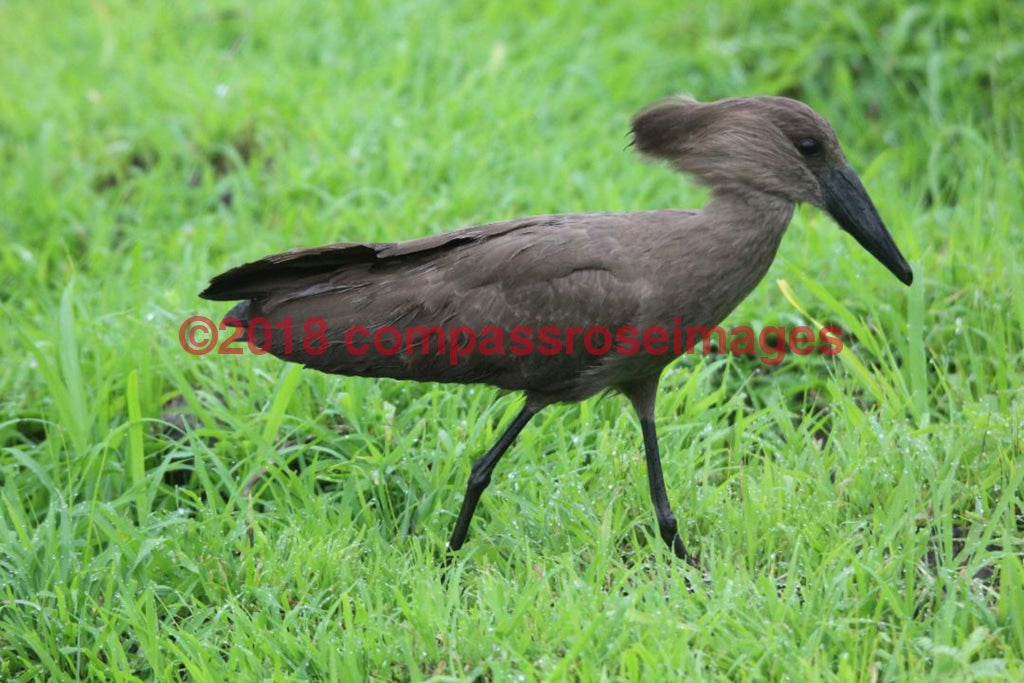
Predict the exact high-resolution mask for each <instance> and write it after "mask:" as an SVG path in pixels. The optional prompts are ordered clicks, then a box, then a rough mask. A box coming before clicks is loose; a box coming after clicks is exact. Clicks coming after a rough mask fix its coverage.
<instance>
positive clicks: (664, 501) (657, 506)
mask: <svg viewBox="0 0 1024 683" xmlns="http://www.w3.org/2000/svg"><path fill="white" fill-rule="evenodd" d="M622 390H623V393H625V394H626V396H628V397H629V400H630V401H632V402H633V408H634V409H635V410H636V414H637V417H639V418H640V430H641V431H642V432H643V435H644V458H645V459H646V460H647V483H648V484H649V485H650V488H651V501H652V502H653V503H654V514H655V515H656V516H657V517H658V531H660V532H661V538H662V539H663V540H664V541H665V543H667V544H668V547H669V548H671V549H672V552H674V553H675V554H676V557H678V558H679V559H680V560H683V561H685V562H686V563H687V564H690V565H692V566H694V567H699V566H700V565H699V564H698V563H697V558H695V557H694V556H693V555H691V554H690V553H689V552H687V550H686V546H685V545H683V539H682V538H681V537H680V536H679V527H678V524H677V523H676V516H675V514H674V513H673V512H672V506H671V505H670V504H669V502H668V493H667V492H666V491H665V478H664V476H663V475H662V473H661V455H660V454H659V452H658V433H657V431H656V430H655V428H654V399H655V396H656V395H657V393H658V378H657V377H655V378H653V379H648V380H644V381H639V382H636V383H635V384H632V385H629V386H625V387H622Z"/></svg>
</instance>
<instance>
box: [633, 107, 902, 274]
mask: <svg viewBox="0 0 1024 683" xmlns="http://www.w3.org/2000/svg"><path fill="white" fill-rule="evenodd" d="M632 129H633V144H634V145H635V146H636V148H637V149H638V150H639V151H640V152H641V153H642V154H645V155H647V156H651V157H654V158H657V159H663V160H665V161H668V162H669V163H671V164H672V165H673V166H674V167H675V168H677V169H678V170H679V171H682V172H683V173H687V174H689V175H692V176H694V177H695V178H696V179H697V180H698V181H699V182H700V183H702V184H703V185H706V186H707V187H709V188H710V189H711V191H712V193H714V194H730V193H733V194H739V195H743V194H750V193H758V194H766V195H771V196H774V197H778V198H781V199H783V200H785V201H789V202H793V203H808V204H813V205H814V206H817V207H818V208H820V209H822V210H824V211H827V212H828V213H829V215H831V216H832V218H834V219H835V221H836V222H837V223H838V224H839V226H840V227H841V228H842V229H843V230H845V231H847V232H848V233H850V234H851V235H853V237H854V238H855V239H856V240H857V241H858V242H859V243H860V244H861V246H863V247H864V248H865V249H867V250H868V252H870V253H871V254H872V255H873V256H874V257H875V258H876V259H878V260H879V261H880V262H881V263H882V264H883V265H884V266H885V267H886V268H888V269H889V270H890V271H891V272H892V273H893V274H894V275H895V276H896V277H897V278H899V279H900V281H901V282H903V283H904V284H908V285H909V284H910V283H911V282H912V281H913V273H912V271H911V269H910V265H909V264H908V263H907V261H906V259H904V258H903V255H902V254H901V253H900V251H899V248H897V246H896V244H895V242H893V239H892V237H891V236H890V234H889V231H888V230H887V229H886V227H885V224H884V223H883V222H882V219H881V217H880V216H879V215H878V211H877V210H876V209H875V205H874V203H873V202H872V201H871V198H870V197H869V196H868V193H867V191H866V190H865V189H864V185H863V184H862V183H861V181H860V178H858V177H857V174H856V173H855V172H854V171H853V169H852V168H851V167H850V164H849V162H848V161H847V160H846V157H845V156H844V155H843V150H842V149H841V148H840V146H839V141H838V140H837V139H836V134H835V132H834V131H833V130H832V126H830V125H829V124H828V122H827V121H826V120H825V119H824V118H822V117H821V116H820V115H818V114H817V112H815V111H814V110H813V109H811V108H810V107H808V106H807V105H806V104H803V103H802V102H798V101H796V100H792V99H788V98H785V97H744V98H735V99H727V100H719V101H717V102H696V101H694V100H691V99H687V98H671V99H667V100H663V101H661V102H658V103H655V104H653V105H651V106H650V107H648V108H647V109H645V110H643V111H642V112H640V113H639V114H637V115H636V116H635V117H633V127H632Z"/></svg>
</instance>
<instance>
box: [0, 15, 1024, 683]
mask: <svg viewBox="0 0 1024 683" xmlns="http://www.w3.org/2000/svg"><path fill="white" fill-rule="evenodd" d="M903 4H904V7H903V8H902V9H884V8H882V5H881V4H879V3H874V2H868V1H867V0H857V1H854V2H844V3H835V2H825V1H824V0H794V2H792V3H789V5H788V7H786V8H785V9H779V7H778V3H775V2H769V1H768V0H759V1H755V2H753V3H750V2H738V1H737V2H733V1H729V2H708V3H693V4H688V5H686V6H684V5H683V4H672V3H665V2H662V1H660V0H659V1H653V0H652V1H649V2H647V1H644V2H636V1H634V2H628V3H626V2H623V3H605V4H604V6H598V5H591V4H589V3H582V2H580V3H571V2H569V3H563V2H533V3H523V5H522V6H516V5H515V4H514V3H469V2H443V1H441V0H424V1H423V2H405V1H403V2H385V3H370V2H361V1H353V2H345V3H337V4H331V5H328V4H327V3H315V2H283V1H278V2H262V3H242V2H209V3H183V2H180V3H136V2H119V1H114V2H110V1H104V0H97V1H95V2H91V3H88V4H86V3H58V2H52V1H51V2H45V1H44V2H29V1H28V0H23V1H19V0H12V1H10V2H4V3H2V4H0V27H2V28H0V40H2V43H3V49H2V50H0V82H2V83H3V84H4V93H3V96H2V97H0V160H2V161H0V163H2V167H0V234H2V235H3V240H2V243H0V283H2V284H0V311H2V314H3V318H4V320H5V322H6V333H5V335H6V336H5V340H6V343H5V344H4V347H3V354H4V362H3V363H2V364H0V449H2V450H0V679H2V680H25V681H28V680H60V679H76V678H78V679H91V680H111V681H121V680H160V681H165V680H197V681H222V680H256V679H261V680H308V679H335V680H345V681H356V680H362V679H373V680H386V681H391V680H396V681H405V680H420V679H434V680H456V679H476V680H484V681H491V680H493V681H505V680H510V679H516V680H580V681H589V680H601V679H604V680H633V679H641V678H642V679H645V680H672V679H681V678H685V679H686V680H697V679H711V680H759V679H783V678H789V679H791V680H843V681H847V680H849V681H874V680H889V681H891V680H900V679H915V680H922V679H934V680H998V679H1005V680H1022V679H1024V565H1022V560H1021V558H1022V554H1024V493H1022V487H1024V485H1022V480H1024V458H1022V449H1021V443H1022V432H1024V390H1022V385H1024V351H1022V349H1024V331H1022V330H1024V295H1022V293H1024V246H1022V245H1024V239H1022V232H1024V231H1022V227H1021V216H1022V215H1024V199H1022V197H1024V186H1022V185H1024V182H1022V180H1024V162H1022V159H1021V149H1022V148H1024V144H1022V129H1021V128H1022V124H1021V122H1022V112H1024V38H1021V36H1022V35H1024V5H1022V4H1021V3H1019V2H1016V1H1014V0H989V1H979V2H975V1H971V0H937V1H936V2H923V1H922V2H911V3H903ZM666 7H672V9H666ZM679 92H687V93H690V94H692V95H694V96H696V97H697V98H699V99H705V100H707V99H716V98H719V97H726V96H733V95H739V94H786V95H790V96H795V97H799V98H801V99H803V100H805V101H807V102H808V103H810V104H811V105H812V106H814V107H815V108H817V109H818V110H819V111H821V112H822V113H823V114H824V115H825V116H827V117H828V118H829V119H830V120H831V121H832V123H833V124H834V125H835V127H836V129H837V131H838V133H839V136H840V139H841V140H842V141H843V144H844V146H845V148H846V151H847V154H848V156H849V157H850V160H851V162H852V163H853V165H854V167H855V168H856V169H857V170H858V171H859V172H860V173H861V176H862V178H863V180H864V183H865V185H866V186H867V187H868V190H869V191H870V192H871V193H872V196H873V197H874V199H875V202H876V204H877V205H878V207H879V211H880V212H881V214H882V216H883V217H884V218H885V219H886V222H887V224H888V225H889V227H890V229H891V231H892V232H893V234H894V236H895V238H896V241H897V242H898V243H899V245H900V246H901V248H902V250H903V252H904V253H905V254H906V255H907V257H908V258H909V260H910V261H911V263H912V265H913V267H914V269H915V275H916V276H917V277H916V281H915V283H914V286H913V287H911V288H906V287H903V286H902V285H900V284H899V283H898V282H897V281H896V280H895V278H893V277H892V276H891V275H890V274H889V273H887V272H886V271H885V270H884V269H883V268H882V266H880V265H879V264H878V263H876V262H875V261H874V260H873V259H872V258H871V257H870V256H869V255H867V254H866V253H865V252H864V251H863V250H861V249H860V247H858V246H857V245H856V244H855V243H854V241H853V240H852V239H850V238H849V237H848V236H846V235H844V234H843V233H841V232H840V231H839V230H838V228H837V227H836V226H835V224H834V223H832V222H831V220H830V219H829V218H828V217H826V216H824V215H822V214H820V213H819V212H817V211H815V210H814V209H811V208H803V209H800V210H799V211H798V213H797V217H796V219H795V221H794V223H793V225H792V226H791V227H790V231H789V232H790V234H789V236H788V237H787V238H786V239H785V240H784V242H783V245H782V249H781V252H780V255H779V258H778V260H777V261H776V263H775V265H774V266H773V268H772V270H771V271H770V273H769V275H768V277H767V278H766V279H765V281H764V282H763V283H762V284H761V285H760V286H759V287H758V289H757V290H756V291H755V293H754V294H753V295H752V296H751V297H750V298H749V299H748V300H747V301H746V302H744V304H742V305H741V307H740V308H739V309H738V310H737V311H736V312H735V313H733V315H732V316H730V318H729V319H728V321H727V322H726V324H727V325H741V324H746V325H752V326H755V327H759V326H764V325H790V326H791V325H796V324H800V323H803V322H808V321H810V320H817V321H821V322H831V323H833V324H836V325H838V326H840V327H841V328H842V329H843V330H845V331H846V334H847V335H848V336H847V337H846V339H847V341H848V345H847V347H846V348H845V349H844V351H843V352H842V353H841V354H839V356H838V357H837V358H832V359H830V358H825V357H820V356H807V357H796V356H791V357H788V358H786V359H785V361H784V362H783V363H781V364H780V365H778V366H775V367H771V366H768V365H765V364H762V363H760V362H759V361H758V360H757V359H756V358H743V357H728V356H724V355H723V356H698V357H686V358H683V359H681V360H680V361H678V362H676V363H675V364H673V365H672V366H671V367H670V368H669V370H668V371H667V373H666V375H665V377H664V379H663V383H662V393H661V397H660V403H659V406H658V424H659V429H660V433H661V437H662V438H661V442H662V450H663V453H664V460H665V471H666V479H667V483H668V490H669V494H670V497H671V499H672V501H673V503H674V505H675V507H676V511H677V513H678V514H679V516H680V520H681V524H682V531H683V535H684V538H685V539H686V540H687V542H688V543H689V544H690V545H691V546H694V547H695V548H697V549H699V551H700V554H701V556H702V559H703V561H704V563H705V564H706V571H705V572H704V574H703V575H701V573H699V572H696V571H694V570H692V569H690V568H688V567H686V566H684V565H682V564H681V563H679V562H677V561H675V560H674V559H673V557H672V556H671V553H670V552H669V551H668V550H667V548H665V547H664V545H663V544H662V542H661V540H660V538H659V537H658V533H657V527H656V524H655V520H654V515H653V511H652V509H651V506H650V503H649V500H648V493H647V484H646V479H645V473H644V466H643V455H642V447H641V442H640V435H639V430H638V425H637V422H636V419H635V417H634V416H633V413H632V411H631V409H629V407H628V405H627V403H626V402H625V401H624V400H623V399H622V398H619V397H614V396H612V397H607V398H603V399H601V400H591V401H588V402H586V403H583V404H581V405H577V406H567V407H555V408H553V409H549V410H547V411H545V412H544V413H543V414H542V415H541V416H540V417H539V419H537V420H536V421H535V422H534V423H533V424H531V425H530V426H529V427H528V428H527V429H526V431H525V432H524V433H523V435H522V437H521V438H520V440H519V442H518V444H517V446H516V448H515V449H514V451H513V452H512V453H511V454H510V455H509V456H508V457H507V459H506V460H505V461H504V462H503V463H502V464H501V466H500V467H499V469H498V470H497V476H496V478H495V481H494V484H493V485H492V486H491V488H490V489H489V490H488V492H487V493H486V494H485V496H484V499H483V502H482V505H481V510H480V512H479V514H478V515H477V518H476V520H475V523H474V525H473V528H472V529H471V532H470V538H469V541H468V543H467V545H466V547H465V548H464V549H463V551H462V552H461V553H460V555H459V557H458V559H457V561H456V562H455V564H454V565H453V566H452V567H451V569H450V570H449V573H448V575H447V580H445V577H443V576H442V571H441V569H440V559H441V557H442V555H443V548H444V543H445V540H446V538H447V534H448V532H449V531H450V527H451V525H452V523H453V521H454V518H455V514H456V512H457V510H458V505H459V503H460V501H461V497H462V492H463V487H464V485H465V480H466V477H467V476H468V473H469V467H470V463H471V462H472V460H473V458H474V457H476V456H478V455H479V454H481V453H482V452H483V451H484V450H485V449H486V448H487V447H488V446H489V445H490V444H491V442H492V441H493V440H494V439H495V438H496V436H497V434H498V433H499V431H500V429H501V426H502V425H503V423H505V422H507V421H508V420H509V419H510V418H511V417H512V415H513V414H514V413H515V412H516V410H517V409H518V407H519V405H520V399H519V398H518V397H516V396H511V395H502V394H500V393H498V392H496V391H494V390H492V389H489V388H485V387H443V386H439V385H416V384H411V383H399V382H392V381H371V380H365V379H351V378H339V377H329V376H326V375H320V374H317V373H314V372H312V371H306V372H303V371H300V370H299V369H298V368H297V367H296V366H291V365H286V364H284V363H281V362H280V361H277V360H275V359H273V358H269V357H255V356H253V355H251V354H246V355H244V356H222V355H216V354H211V355H207V356H203V357H196V356H192V355H189V354H187V353H185V352H184V351H183V350H182V349H181V347H180V345H179V342H178V327H179V325H180V324H181V323H182V321H183V320H184V319H185V318H186V317H188V316H190V315H195V314H202V315H207V316H210V317H213V318H217V317H218V316H219V315H221V314H223V312H224V311H225V310H226V306H223V305H217V304H211V303H210V302H204V301H202V300H200V299H198V297H197V294H198V292H199V291H200V290H201V289H202V288H203V287H204V286H205V284H206V282H207V280H208V278H209V277H210V276H212V275H214V274H216V273H218V272H220V271H221V270H223V269H225V268H227V267H229V266H232V265H236V264H238V263H242V262H245V261H249V260H253V259H255V258H258V257H260V256H263V255H264V254H267V253H271V252H273V251H278V250H282V249H286V248H290V247H295V246H303V245H316V244H321V243H327V242H331V241H338V240H398V239H404V238H411V237H418V236H422V235H427V234H431V233H437V232H442V231H445V230H449V229H454V228H457V227H462V226H465V225H470V224H473V223H478V222H487V221H491V220H499V219H503V218H510V217H515V216H520V215H529V214H541V213H549V212H559V211H576V210H642V209H649V208H659V207H690V206H700V205H701V203H702V202H703V201H704V199H705V195H704V194H703V193H702V192H701V191H700V190H698V189H696V188H695V187H694V186H693V184H692V183H689V182H687V181H686V180H685V179H683V178H682V177H680V176H677V175H675V174H673V173H670V172H669V171H668V170H667V169H664V168H661V167H658V166H653V165H650V164H645V163H641V162H640V161H638V160H637V159H636V158H635V156H634V155H633V154H632V152H631V151H630V150H628V149H625V147H626V143H627V138H626V135H625V134H626V132H627V130H628V121H629V117H630V115H631V114H633V113H634V112H635V111H637V110H638V109H640V108H641V107H643V106H645V105H646V104H648V103H649V102H651V101H653V100H656V99H658V98H660V97H662V96H665V95H668V94H673V93H679Z"/></svg>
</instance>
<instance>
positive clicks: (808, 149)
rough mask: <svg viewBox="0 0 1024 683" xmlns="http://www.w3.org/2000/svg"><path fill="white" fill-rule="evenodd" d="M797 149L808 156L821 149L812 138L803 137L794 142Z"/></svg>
mask: <svg viewBox="0 0 1024 683" xmlns="http://www.w3.org/2000/svg"><path fill="white" fill-rule="evenodd" d="M796 148H797V151H799V152H800V153H801V154H803V155H804V156H805V157H809V156H811V155H812V154H817V153H818V152H820V151H821V145H819V144H818V141H817V140H815V139H814V138H804V139H802V140H798V141H797V143H796Z"/></svg>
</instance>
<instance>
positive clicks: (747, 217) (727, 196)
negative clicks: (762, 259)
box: [702, 190, 796, 261]
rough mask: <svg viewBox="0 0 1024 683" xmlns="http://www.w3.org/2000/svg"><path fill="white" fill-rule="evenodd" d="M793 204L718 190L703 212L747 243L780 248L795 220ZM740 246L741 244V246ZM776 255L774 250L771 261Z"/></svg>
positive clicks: (766, 196)
mask: <svg viewBox="0 0 1024 683" xmlns="http://www.w3.org/2000/svg"><path fill="white" fill-rule="evenodd" d="M795 208H796V207H795V205H794V204H793V202H791V201H789V200H787V199H783V198H782V197H779V196H777V195H772V194H767V193H764V192H755V191H736V190H729V191H717V192H713V193H712V195H711V200H710V201H709V202H708V203H707V205H706V206H705V207H704V210H703V211H702V213H703V214H704V215H706V216H707V217H708V218H709V219H710V220H712V221H713V222H714V224H715V225H716V226H722V228H721V229H722V231H723V233H728V234H731V235H733V236H734V238H735V239H738V240H740V241H743V242H747V241H751V242H754V243H760V244H765V243H774V244H775V245H776V247H777V246H778V243H779V240H781V239H782V235H783V233H785V232H786V227H787V226H788V225H789V222H790V221H791V220H792V219H793V211H794V209H795ZM737 246H739V245H737ZM774 256H775V249H774V248H773V249H772V251H771V254H769V255H768V258H769V261H770V260H771V258H772V257H774Z"/></svg>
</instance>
